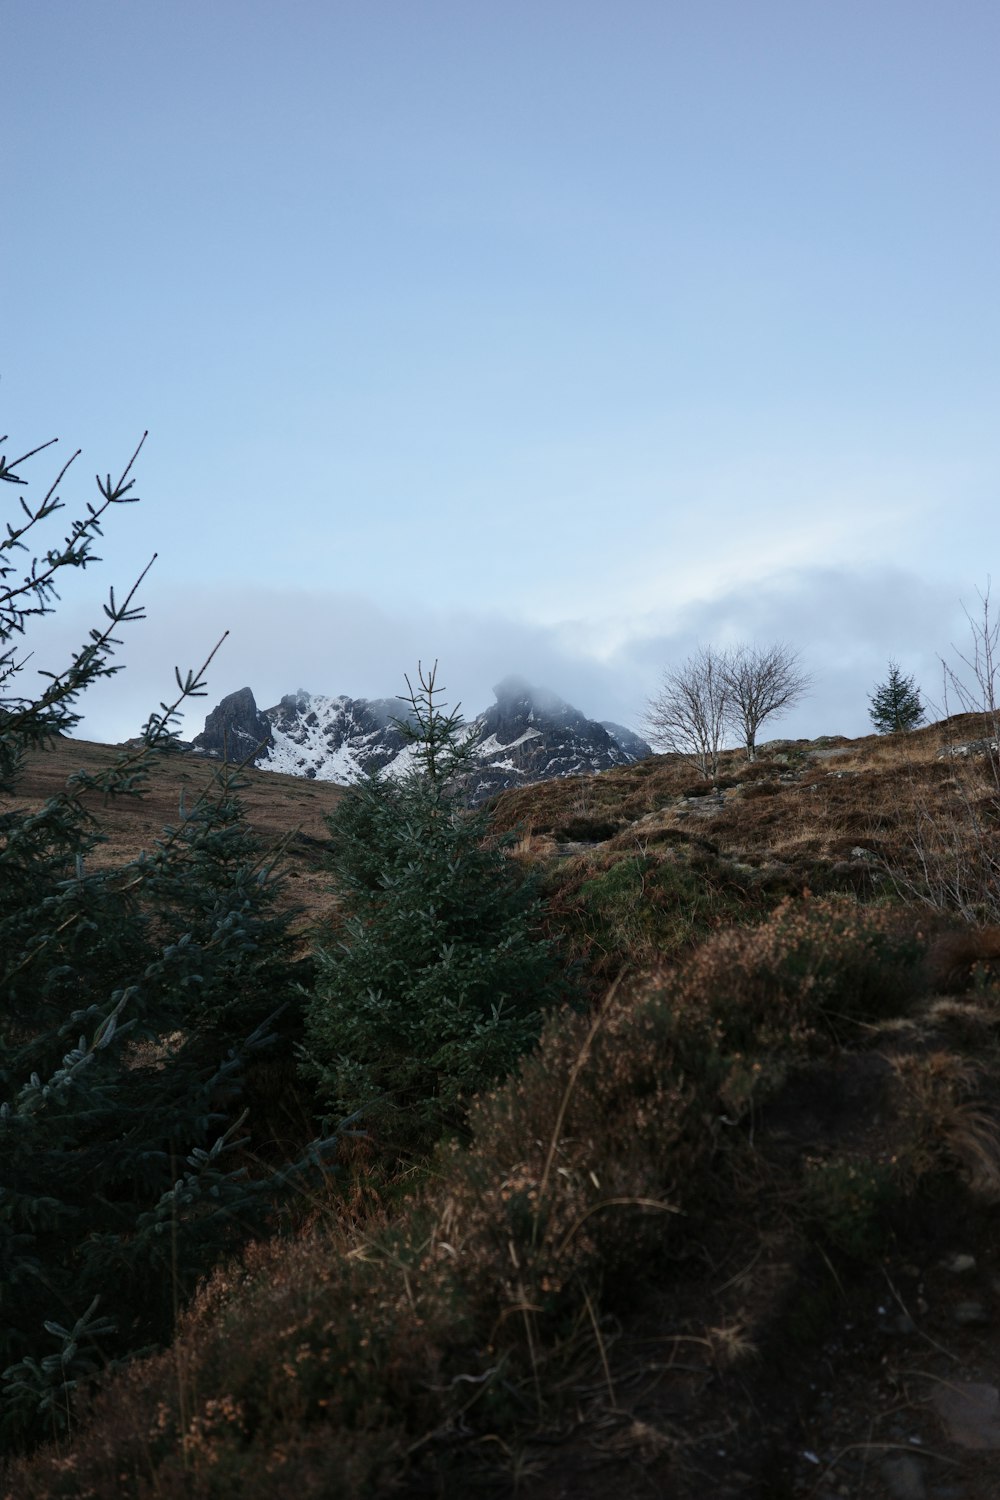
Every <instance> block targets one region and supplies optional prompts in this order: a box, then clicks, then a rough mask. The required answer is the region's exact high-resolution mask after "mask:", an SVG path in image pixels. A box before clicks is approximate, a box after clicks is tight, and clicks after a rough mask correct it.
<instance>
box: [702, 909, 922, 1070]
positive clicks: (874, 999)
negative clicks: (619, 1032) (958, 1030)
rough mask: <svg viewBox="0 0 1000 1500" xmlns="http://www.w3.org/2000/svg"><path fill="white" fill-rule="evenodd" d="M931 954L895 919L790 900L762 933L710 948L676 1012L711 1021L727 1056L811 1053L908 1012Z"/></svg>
mask: <svg viewBox="0 0 1000 1500" xmlns="http://www.w3.org/2000/svg"><path fill="white" fill-rule="evenodd" d="M925 951H926V939H925V938H924V936H923V934H922V933H921V932H920V931H919V930H918V931H915V930H914V924H913V921H912V919H908V918H907V917H906V916H905V915H904V914H902V913H900V912H899V911H896V910H892V909H889V908H882V909H876V908H870V907H862V906H859V905H858V904H856V903H855V902H853V901H851V900H849V899H847V898H836V897H830V898H827V899H824V900H820V901H812V900H809V899H805V900H798V901H796V900H791V901H786V902H783V903H782V904H781V905H780V906H779V907H778V908H777V910H776V911H775V912H774V913H772V915H771V916H769V917H768V918H767V919H766V920H765V921H763V922H762V923H761V924H760V925H759V926H757V927H754V928H730V929H727V930H725V931H723V932H720V933H718V934H717V935H716V936H714V937H712V938H710V939H709V940H708V941H707V942H705V943H704V944H703V945H702V947H701V948H700V949H699V950H698V951H697V953H696V954H695V955H694V956H693V958H692V960H691V962H690V963H689V964H688V965H687V967H686V968H685V970H684V972H683V975H682V976H681V978H680V980H679V982H678V988H677V1003H678V1004H679V1005H680V1006H682V1007H683V1008H685V1009H689V1008H694V1009H695V1010H700V1011H703V1012H706V1011H707V1012H710V1013H712V1014H714V1015H715V1016H716V1017H717V1022H718V1024H719V1026H720V1027H721V1038H720V1040H721V1043H722V1044H723V1045H724V1046H725V1047H726V1048H727V1049H733V1048H736V1049H739V1050H741V1051H749V1050H751V1049H752V1048H768V1049H777V1050H778V1051H785V1052H787V1051H789V1050H795V1049H798V1050H805V1051H810V1050H815V1049H816V1048H822V1047H824V1046H826V1045H829V1043H830V1041H831V1040H842V1039H844V1038H846V1037H848V1036H850V1035H852V1034H854V1033H855V1032H856V1028H857V1025H858V1024H859V1023H861V1024H864V1023H868V1022H874V1021H877V1020H879V1019H882V1018H884V1017H886V1016H891V1015H896V1014H898V1013H900V1011H904V1010H906V1009H907V1008H908V1007H910V1006H911V1005H912V1003H913V1002H914V1000H915V999H916V998H917V997H918V996H919V995H920V993H921V992H922V990H923V988H924V984H925V981H924V975H923V961H924V955H925Z"/></svg>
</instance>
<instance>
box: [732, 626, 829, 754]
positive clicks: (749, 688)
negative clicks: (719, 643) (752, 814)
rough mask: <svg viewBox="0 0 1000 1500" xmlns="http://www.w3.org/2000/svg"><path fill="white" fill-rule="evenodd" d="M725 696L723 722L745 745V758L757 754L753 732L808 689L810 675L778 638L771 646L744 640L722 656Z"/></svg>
mask: <svg viewBox="0 0 1000 1500" xmlns="http://www.w3.org/2000/svg"><path fill="white" fill-rule="evenodd" d="M723 661H724V671H725V684H726V695H727V705H728V706H727V713H726V720H727V723H728V724H729V725H730V726H731V727H732V728H733V729H736V730H739V733H740V736H741V738H742V740H743V743H744V745H745V746H746V752H747V760H753V759H754V758H755V756H756V754H757V731H758V730H759V728H760V726H761V725H762V724H763V723H764V720H765V719H770V718H772V717H773V716H774V714H776V713H778V712H779V711H780V710H781V709H783V708H791V706H792V704H793V703H798V701H799V699H800V698H802V697H803V696H804V694H805V693H806V692H807V691H808V688H809V682H810V678H809V675H808V673H806V672H803V670H802V668H801V666H800V664H799V653H798V652H797V651H795V650H793V649H792V647H791V646H786V645H785V644H783V643H782V642H781V641H779V642H778V643H777V644H776V645H773V646H757V645H754V644H752V643H744V644H742V645H739V646H734V647H733V648H732V650H730V651H727V652H726V653H725V656H724V658H723Z"/></svg>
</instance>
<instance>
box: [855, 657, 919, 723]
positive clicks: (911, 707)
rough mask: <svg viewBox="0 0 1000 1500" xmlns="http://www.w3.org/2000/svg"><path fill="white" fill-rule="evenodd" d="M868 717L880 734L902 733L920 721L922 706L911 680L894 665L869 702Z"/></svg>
mask: <svg viewBox="0 0 1000 1500" xmlns="http://www.w3.org/2000/svg"><path fill="white" fill-rule="evenodd" d="M869 703H870V705H871V706H870V708H869V710H868V716H869V718H870V719H871V721H872V723H873V724H874V726H875V729H876V731H877V733H879V734H905V733H907V732H908V731H909V730H911V729H916V727H917V725H918V724H920V723H922V722H923V718H924V706H923V704H922V703H921V701H920V693H919V692H918V691H917V689H916V687H915V686H914V684H913V678H912V677H904V676H903V674H902V672H901V671H900V670H899V666H898V664H897V663H896V662H894V661H891V662H890V663H889V676H888V678H887V680H886V681H885V682H883V683H880V684H879V686H878V687H877V688H876V689H875V692H874V693H873V694H872V696H871V698H870V699H869Z"/></svg>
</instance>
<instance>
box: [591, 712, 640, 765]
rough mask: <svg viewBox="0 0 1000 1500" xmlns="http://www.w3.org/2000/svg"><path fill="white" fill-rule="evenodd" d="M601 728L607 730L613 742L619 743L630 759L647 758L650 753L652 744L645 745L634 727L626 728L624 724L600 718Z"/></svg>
mask: <svg viewBox="0 0 1000 1500" xmlns="http://www.w3.org/2000/svg"><path fill="white" fill-rule="evenodd" d="M601 728H602V729H606V730H607V731H608V734H610V736H611V738H612V739H613V740H614V741H615V743H616V744H619V745H621V747H622V749H623V750H624V751H626V752H627V754H628V755H629V756H630V757H631V759H632V760H648V759H649V757H650V756H651V755H652V753H653V748H652V746H651V745H647V744H646V741H645V740H644V739H642V738H641V736H640V735H638V734H636V732H635V730H634V729H626V728H625V725H624V724H615V723H613V722H612V720H611V719H602V720H601Z"/></svg>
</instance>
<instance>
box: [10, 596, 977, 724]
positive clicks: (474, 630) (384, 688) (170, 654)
mask: <svg viewBox="0 0 1000 1500" xmlns="http://www.w3.org/2000/svg"><path fill="white" fill-rule="evenodd" d="M960 594H961V595H962V596H963V597H964V598H965V601H966V603H967V604H970V605H973V604H976V603H977V601H976V591H975V582H973V583H972V585H971V586H964V585H954V586H949V585H948V584H946V583H941V582H934V583H931V582H928V581H927V580H925V579H922V578H920V577H918V576H916V575H915V574H912V573H907V572H904V571H901V570H894V569H887V568H881V569H875V568H873V569H870V570H848V569H844V568H827V569H822V568H808V569H795V570H789V571H786V572H784V573H781V574H778V575H775V576H774V577H772V578H769V579H766V580H764V581H762V582H761V583H759V584H756V585H753V586H750V585H745V586H741V587H739V588H737V589H734V590H732V591H730V592H728V593H725V594H722V595H720V596H719V597H717V598H712V599H704V600H700V601H697V602H695V603H690V604H687V605H685V606H684V607H682V608H681V609H679V610H677V611H671V609H670V607H669V603H667V604H665V606H664V608H663V610H662V611H658V612H657V613H655V614H645V615H641V616H636V617H633V618H625V617H622V616H608V617H602V616H601V614H600V611H599V609H595V612H594V615H593V616H588V617H586V618H580V619H578V620H572V619H569V620H562V621H560V622H558V623H555V624H544V625H542V624H537V623H533V622H532V621H530V620H525V619H514V618H509V617H505V616H503V615H501V614H499V613H491V612H486V611H483V612H481V613H478V612H476V611H473V610H465V611H442V610H436V609H434V608H433V607H430V606H420V605H407V606H405V607H404V606H403V605H401V604H399V603H397V601H395V600H379V599H376V598H372V597H370V596H367V595H364V594H360V593H359V594H349V593H346V592H342V591H332V590H331V591H329V592H326V591H319V590H301V591H299V590H291V589H270V590H266V589H259V588H252V587H246V588H241V587H239V586H233V585H227V586H224V587H219V588H217V589H214V590H205V591H203V592H201V593H199V594H198V595H197V596H196V597H195V598H194V599H192V598H191V596H190V595H187V596H186V597H185V596H183V595H182V594H180V593H179V592H178V593H175V592H173V591H172V590H171V589H170V588H168V587H167V586H165V585H163V584H156V583H151V584H150V586H149V587H148V588H147V589H146V591H145V606H146V614H147V619H146V621H145V622H142V623H139V624H136V625H133V626H130V627H127V628H125V629H124V630H123V632H122V638H123V646H122V648H121V651H120V653H119V655H118V657H117V660H118V661H120V662H121V663H122V665H123V666H124V667H125V669H126V670H124V671H122V672H121V673H119V674H118V675H117V676H116V677H115V678H113V679H111V680H110V681H109V682H107V683H103V684H100V685H98V686H97V687H95V688H94V689H92V690H91V691H90V692H89V693H88V694H87V695H86V697H85V698H84V699H83V700H82V703H81V707H82V708H83V709H84V719H83V722H82V723H81V725H80V727H79V729H78V731H77V733H78V734H79V735H80V736H81V737H83V738H88V739H96V740H106V741H118V740H122V739H125V738H127V737H128V736H129V735H132V734H135V733H136V731H137V730H138V728H139V727H140V725H141V724H142V722H143V720H144V719H145V718H146V716H147V715H148V713H149V712H150V710H151V709H153V708H155V707H157V706H158V704H159V702H160V700H161V699H164V698H167V699H169V698H170V697H172V696H173V694H174V691H175V681H174V668H175V667H179V668H180V669H181V671H182V673H183V672H186V671H187V670H188V668H196V667H198V666H200V664H201V663H202V661H203V660H204V659H205V657H206V656H207V655H208V653H209V651H210V650H211V648H212V646H213V645H214V644H215V642H216V641H217V640H218V638H219V637H220V636H221V635H222V633H223V631H225V630H227V629H228V631H229V637H228V638H227V640H226V642H225V644H224V645H223V646H222V648H221V650H220V651H219V653H218V655H217V656H216V658H215V660H214V662H213V664H212V666H211V668H210V670H209V674H208V694H207V697H206V698H205V699H203V700H201V701H199V702H197V703H195V704H193V705H192V706H190V707H189V708H188V711H187V714H186V717H185V722H184V733H185V734H186V735H188V736H191V735H194V734H196V733H197V732H198V731H199V730H200V729H201V727H202V723H203V720H204V715H205V713H206V712H207V711H208V710H209V709H210V708H212V707H214V705H215V704H216V703H217V702H218V701H219V699H220V698H222V697H223V696H225V694H227V693H230V692H232V691H234V690H235V689H236V688H240V687H243V686H249V687H251V688H252V689H253V692H254V695H255V697H256V699H257V702H258V704H259V705H260V706H261V707H262V708H267V707H270V706H271V705H272V704H274V703H276V702H277V701H278V699H279V698H280V697H281V696H282V695H283V694H284V693H288V692H293V691H295V690H296V689H297V688H300V687H304V688H307V689H308V690H309V691H310V692H313V693H325V694H331V695H332V694H338V693H347V694H349V695H350V696H352V697H381V696H389V695H391V694H394V693H399V692H403V691H405V682H404V674H406V673H410V675H411V677H412V676H413V674H414V673H415V671H416V667H417V662H418V660H422V661H423V662H424V663H425V665H426V664H428V663H430V662H432V661H434V660H435V659H437V660H438V661H439V662H440V680H441V682H442V683H443V684H444V686H445V687H446V689H447V696H448V700H449V702H452V703H453V702H455V701H457V700H460V701H461V702H462V705H463V708H464V710H465V712H466V713H467V714H469V715H472V714H474V713H476V712H478V711H479V710H480V709H482V708H484V707H486V706H487V705H488V704H489V703H490V702H492V688H493V684H494V683H496V682H498V681H499V680H500V679H501V678H502V677H504V676H506V675H507V674H508V673H517V674H518V675H520V676H523V677H525V678H526V679H527V680H528V681H530V682H533V683H536V684H538V685H539V686H545V687H548V688H551V689H552V690H553V691H555V692H557V693H558V694H560V695H561V696H562V697H563V698H566V699H568V700H569V701H570V702H572V703H573V704H575V705H576V706H577V707H578V708H580V709H582V710H583V712H584V713H586V714H588V715H589V716H591V717H592V718H596V719H613V720H616V721H617V722H619V723H623V724H625V725H628V726H630V727H634V728H641V722H642V716H643V712H644V708H645V704H646V700H647V699H648V697H649V695H650V694H651V693H652V692H654V691H655V690H656V687H657V685H658V682H659V680H660V677H661V675H662V672H663V670H664V669H665V668H666V667H668V666H670V665H672V664H674V665H676V664H678V663H679V662H681V661H683V660H684V658H685V657H686V656H687V655H688V654H689V653H690V652H691V651H693V650H694V649H695V647H696V646H697V645H698V644H705V645H707V644H717V645H725V644H730V643H732V642H735V641H737V640H743V639H756V640H758V641H761V642H768V641H774V640H781V641H785V642H787V643H788V644H790V645H792V646H794V647H795V648H797V649H798V650H799V651H800V653H801V657H802V664H803V666H804V667H805V669H806V670H807V671H808V672H810V673H811V674H812V677H813V688H812V692H811V693H810V695H809V696H808V697H807V698H806V699H805V700H804V701H803V702H802V703H801V704H800V705H799V706H798V707H797V708H796V709H794V710H793V711H792V712H790V713H789V714H787V715H786V716H785V717H784V718H782V719H780V720H777V719H776V720H774V721H773V722H772V723H771V724H770V725H768V733H769V734H781V735H787V736H790V737H796V736H809V737H813V736H815V735H819V734H847V735H859V734H865V733H868V732H869V729H870V725H869V722H868V696H869V694H870V693H871V691H872V689H873V687H874V685H875V684H876V683H877V682H879V681H881V680H883V678H884V676H885V672H886V665H887V662H888V660H889V658H890V657H891V658H893V659H894V660H897V661H898V662H899V663H900V665H901V667H902V668H903V671H904V672H906V673H907V674H910V673H912V674H913V675H914V676H915V678H916V680H917V683H918V685H919V686H920V688H921V689H922V691H923V693H924V696H925V699H926V700H930V701H931V702H939V701H940V698H941V691H940V684H941V665H940V659H939V658H940V657H941V656H945V657H948V658H949V659H951V658H952V657H953V654H954V653H953V650H952V643H953V642H956V643H958V645H959V646H961V645H962V644H963V642H964V640H966V639H967V637H968V625H967V622H966V620H965V617H964V615H963V612H962V607H961V603H960V598H959V595H960ZM99 614H100V604H99V602H98V603H96V604H95V607H94V608H93V609H89V608H87V607H86V606H84V605H83V604H82V603H81V602H79V601H78V600H74V602H73V604H72V606H71V607H70V608H66V609H62V608H60V609H59V611H58V612H57V614H56V615H55V616H54V617H52V618H50V619H48V620H46V621H43V622H41V623H40V625H39V626H38V628H37V629H36V631H35V632H33V637H32V641H31V642H30V644H31V646H32V647H33V648H34V656H33V658H32V662H31V667H30V668H29V669H28V670H26V672H25V673H24V674H23V679H22V680H23V682H24V683H25V684H26V685H28V684H30V680H31V677H32V671H33V669H34V668H35V667H44V668H48V669H49V670H52V671H58V670H61V669H62V668H63V667H64V666H65V664H66V662H67V661H68V659H69V655H70V653H71V652H72V650H73V649H75V648H78V647H79V645H80V644H81V643H82V641H83V640H84V639H85V636H86V632H87V629H88V628H89V626H90V625H92V624H94V623H97V621H98V617H99Z"/></svg>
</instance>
